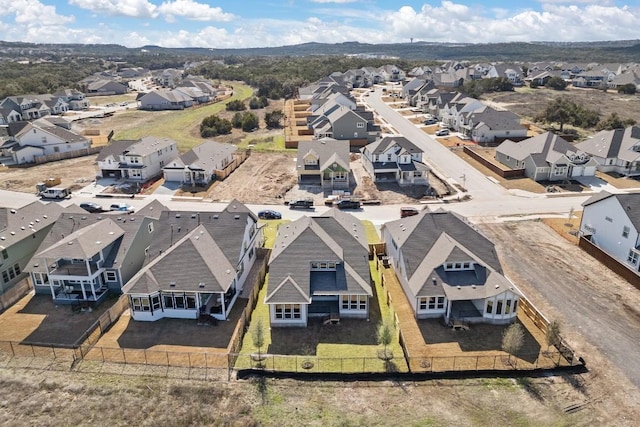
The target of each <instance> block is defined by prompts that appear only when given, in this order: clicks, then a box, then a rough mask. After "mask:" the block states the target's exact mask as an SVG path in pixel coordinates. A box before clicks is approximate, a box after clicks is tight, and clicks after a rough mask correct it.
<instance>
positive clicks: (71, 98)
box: [53, 89, 89, 110]
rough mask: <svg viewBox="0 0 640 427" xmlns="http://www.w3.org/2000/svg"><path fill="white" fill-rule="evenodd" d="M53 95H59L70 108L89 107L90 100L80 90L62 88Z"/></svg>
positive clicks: (83, 108)
mask: <svg viewBox="0 0 640 427" xmlns="http://www.w3.org/2000/svg"><path fill="white" fill-rule="evenodd" d="M53 96H56V97H59V98H60V99H62V100H63V101H64V102H66V103H67V104H68V105H69V109H70V110H86V109H87V108H89V100H88V99H87V98H86V97H85V96H84V93H82V92H80V91H79V90H76V89H60V90H59V91H57V92H55V93H54V94H53Z"/></svg>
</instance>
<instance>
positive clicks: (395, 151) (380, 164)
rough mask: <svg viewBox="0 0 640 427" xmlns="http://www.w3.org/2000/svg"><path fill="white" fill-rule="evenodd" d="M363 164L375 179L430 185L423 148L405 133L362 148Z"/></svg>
mask: <svg viewBox="0 0 640 427" xmlns="http://www.w3.org/2000/svg"><path fill="white" fill-rule="evenodd" d="M360 151H361V153H362V158H361V159H362V165H363V166H364V169H365V170H366V171H367V172H368V173H369V175H370V176H371V179H373V181H374V182H389V181H391V182H397V183H398V184H399V185H428V184H429V167H428V166H427V165H426V164H425V163H424V162H423V159H422V155H423V152H422V150H421V149H420V148H418V146H417V145H415V144H414V143H413V142H411V141H409V140H408V139H407V138H405V137H403V136H386V137H384V138H380V139H378V140H376V141H374V142H372V143H371V144H369V145H367V146H365V147H363V148H362V149H360Z"/></svg>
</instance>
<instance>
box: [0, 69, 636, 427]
mask: <svg viewBox="0 0 640 427" xmlns="http://www.w3.org/2000/svg"><path fill="white" fill-rule="evenodd" d="M194 67H195V65H194ZM189 69H191V68H190V67H186V66H185V68H184V69H179V68H178V67H166V68H162V69H159V70H149V69H146V68H144V67H119V69H118V71H117V72H115V71H109V72H106V71H105V72H102V73H97V74H94V75H92V76H90V77H87V78H85V79H84V80H82V81H81V82H79V86H78V87H79V88H81V89H82V90H79V89H66V90H59V91H56V92H55V94H54V95H38V96H35V95H33V96H32V95H24V96H10V97H7V98H5V99H4V100H3V101H1V102H0V119H1V120H2V121H0V126H1V130H0V132H2V133H0V135H1V136H0V141H1V145H0V163H1V166H0V179H2V178H4V176H7V177H10V176H11V174H12V172H13V171H17V170H19V169H25V168H32V169H31V170H33V171H38V169H37V168H38V166H39V165H41V164H48V165H50V166H51V165H56V164H62V163H58V162H61V161H63V160H68V159H76V158H87V163H90V167H91V168H90V171H91V173H90V174H89V176H90V178H89V179H86V178H85V177H84V176H80V175H78V176H77V177H76V178H75V179H74V181H73V182H72V183H71V185H62V184H59V180H58V183H55V184H52V182H53V181H55V179H54V177H51V178H49V177H45V176H42V178H41V179H40V181H42V182H41V183H39V184H42V185H43V186H44V187H43V188H42V189H41V188H39V189H38V191H37V192H34V190H35V188H31V190H30V192H26V191H23V192H14V191H10V190H7V189H5V188H4V187H2V186H0V325H1V326H2V327H0V330H4V332H0V354H4V353H7V354H9V353H10V354H11V357H18V356H20V355H21V354H26V353H29V352H30V354H31V355H32V356H31V357H43V358H46V357H49V356H46V355H44V356H38V354H40V352H41V353H42V354H45V350H42V349H46V350H47V351H49V349H51V352H52V353H53V354H55V355H54V356H53V358H54V359H55V360H56V361H57V362H60V360H64V361H67V359H68V362H69V363H70V364H71V365H72V366H74V367H75V366H78V365H79V366H83V364H86V365H90V364H94V363H95V364H101V365H103V366H106V365H107V364H116V365H118V364H119V365H122V366H123V367H126V368H127V369H128V368H129V367H131V366H140V367H144V369H156V368H158V369H166V370H167V372H168V371H169V369H173V368H177V367H180V368H181V369H186V370H187V371H189V373H188V374H187V375H188V376H189V378H187V380H192V378H191V376H192V375H194V372H198V370H200V369H204V372H205V373H206V375H205V380H206V381H209V380H208V379H207V378H208V377H207V375H209V373H207V372H208V371H209V370H211V371H212V372H216V375H219V374H220V373H224V375H222V377H225V378H223V379H222V380H220V379H217V380H219V381H225V382H226V383H229V384H232V383H233V381H241V380H243V379H244V378H248V377H252V376H254V375H255V376H256V378H258V377H262V376H264V377H265V378H276V377H278V376H282V377H283V378H287V377H290V378H295V380H297V379H301V378H324V377H326V378H334V380H335V381H339V380H342V379H353V378H360V377H359V376H360V375H362V378H364V376H367V375H368V376H371V378H376V379H384V380H387V379H394V378H400V377H401V376H406V378H408V379H411V380H412V381H413V380H415V381H422V380H423V379H427V380H431V379H434V378H447V379H449V378H453V377H457V378H465V379H472V378H477V377H478V376H483V377H485V376H486V377H489V378H493V377H495V378H502V377H511V376H514V377H515V376H517V377H518V378H520V377H523V378H529V377H532V378H533V377H538V376H541V377H545V378H546V377H551V378H554V380H555V378H560V377H563V376H572V375H583V374H585V373H588V372H590V371H589V369H591V365H590V363H591V362H590V360H591V359H590V356H592V355H594V354H595V353H594V350H593V347H592V346H593V344H592V340H594V339H595V338H594V336H595V335H596V334H597V335H598V336H599V337H601V339H602V340H603V342H604V345H606V346H611V345H612V344H611V343H612V342H613V341H615V340H619V341H620V340H621V341H623V344H624V345H631V346H632V345H633V343H634V342H635V338H636V336H638V335H636V332H635V329H634V328H631V327H630V328H629V330H631V333H629V334H628V335H625V336H624V337H620V336H618V335H616V333H617V332H616V331H617V328H618V326H619V323H617V322H622V323H624V324H629V325H633V323H632V322H631V321H629V319H628V318H627V317H628V316H616V319H617V320H616V323H613V322H612V323H611V324H608V322H606V321H605V320H606V319H607V317H606V316H609V314H608V312H607V311H606V310H601V309H600V307H599V306H598V307H593V308H592V309H593V312H594V314H593V316H594V319H597V320H592V321H593V322H596V323H599V325H598V326H597V329H596V326H593V325H592V327H593V329H594V330H593V331H585V329H587V327H585V328H581V327H580V326H578V325H577V323H580V322H587V321H588V320H589V318H590V317H589V316H590V315H591V311H590V308H589V304H588V302H589V301H593V300H594V298H595V296H594V295H598V293H604V291H602V288H601V287H600V286H605V284H604V283H601V282H606V281H611V282H615V283H616V285H615V286H616V292H617V291H620V292H624V293H625V294H624V295H626V296H627V298H629V301H631V302H629V304H631V303H632V302H633V301H634V300H633V298H634V297H628V295H635V294H634V293H635V292H637V289H636V288H639V289H640V262H639V259H640V250H638V245H639V244H640V241H639V238H640V222H639V221H640V219H639V218H636V217H637V216H638V215H637V214H636V213H635V212H636V211H639V212H640V199H639V198H637V197H636V196H637V195H638V191H640V184H638V183H636V182H635V176H636V175H640V174H639V173H638V171H640V158H638V157H637V156H636V154H638V153H640V149H639V148H638V147H640V128H638V127H637V126H636V125H628V126H625V127H623V128H615V129H612V130H608V129H603V130H599V131H595V132H593V133H592V134H590V135H588V136H586V137H579V136H575V135H573V136H572V135H571V134H570V133H568V132H560V131H559V130H556V129H555V128H553V126H549V127H548V129H549V130H547V129H546V128H545V129H543V128H542V126H534V125H533V124H532V123H531V120H530V119H528V118H524V117H522V116H520V115H518V114H516V113H514V112H512V111H509V110H508V109H506V108H503V107H502V106H499V105H498V103H497V102H492V101H490V100H487V99H481V98H479V97H475V96H470V95H469V94H467V93H465V91H464V88H465V82H469V81H481V80H483V79H503V80H504V81H508V82H509V83H510V84H511V85H512V87H514V88H522V87H524V86H526V85H533V86H535V85H538V84H539V85H543V84H544V82H545V81H548V79H551V78H555V77H558V78H563V79H565V80H566V81H567V82H570V84H571V85H572V86H574V87H576V88H580V90H598V89H597V88H602V87H603V86H606V87H607V88H611V89H614V88H615V85H617V84H622V82H625V81H633V79H631V80H629V79H630V77H629V75H633V73H635V72H636V71H635V70H636V68H635V67H632V66H630V65H628V66H627V65H623V64H618V66H617V67H616V64H588V65H580V64H568V63H567V64H564V63H563V64H555V63H554V64H551V63H542V62H541V63H530V64H527V65H526V66H524V64H517V63H507V62H504V63H503V62H496V63H484V62H479V63H471V62H468V61H446V62H444V61H441V62H440V65H438V66H434V65H426V64H425V65H424V66H416V67H413V68H412V69H407V70H403V69H401V68H400V67H399V66H398V65H396V64H394V63H393V61H392V60H391V61H390V63H388V64H386V65H383V66H380V67H371V66H366V67H361V68H354V69H349V70H344V71H339V70H336V71H334V72H332V73H331V74H330V75H327V76H324V77H322V78H320V79H318V80H317V81H315V82H312V83H310V84H307V83H305V84H304V85H303V86H301V87H299V88H297V89H296V91H295V96H294V97H291V98H288V99H282V100H277V101H278V102H279V103H278V104H277V106H271V109H270V110H269V109H267V107H261V108H256V109H254V110H260V112H259V114H263V115H265V114H269V113H270V112H272V111H274V110H276V109H277V108H280V107H281V106H282V108H283V110H284V112H283V123H282V125H281V126H277V127H273V128H271V127H269V125H265V124H264V123H262V122H261V123H260V124H259V126H258V127H256V128H255V129H253V130H251V131H247V130H243V129H241V128H240V127H239V126H234V127H233V129H232V130H231V131H230V132H229V134H220V135H217V136H214V137H207V138H205V137H202V135H201V134H199V133H198V132H199V128H200V125H201V124H200V122H197V123H195V124H194V125H193V126H192V128H191V127H190V128H186V127H184V126H183V128H179V129H177V130H174V131H175V133H170V132H168V131H167V128H166V127H163V126H161V123H162V121H167V122H169V121H171V120H174V118H175V117H196V116H195V115H194V116H177V115H180V114H185V113H186V114H196V113H197V112H198V110H204V109H210V110H211V111H214V108H215V109H216V110H215V111H216V114H219V115H220V117H233V114H235V112H231V111H225V110H224V108H225V107H224V106H225V105H228V102H231V101H240V102H241V103H244V102H247V100H249V99H251V98H257V97H256V96H255V95H256V93H257V91H256V90H255V89H254V88H251V87H250V86H249V85H248V84H245V83H240V82H233V85H231V84H229V83H226V84H224V85H223V83H222V82H220V81H219V80H218V81H214V79H208V78H205V77H202V76H195V75H193V74H190V73H189V72H188V70H189ZM623 77H624V78H623ZM147 84H148V85H149V86H147ZM625 84H626V83H625ZM143 87H144V88H145V89H146V90H144V91H142V90H139V89H142V88H143ZM230 87H233V90H232V91H231V90H229V91H227V89H228V88H230ZM594 88H596V89H594ZM243 90H244V91H245V92H243ZM576 90H578V89H576ZM130 92H136V93H130ZM96 96H98V97H109V96H112V97H116V96H127V97H129V98H127V99H131V101H118V100H119V99H120V98H113V100H114V102H109V101H110V99H108V98H107V101H102V100H101V102H107V103H108V104H113V105H115V106H116V107H117V106H118V104H119V103H121V102H124V105H121V107H123V108H121V109H114V110H113V112H110V113H109V114H110V115H111V117H115V118H121V119H120V120H122V121H124V120H125V119H122V117H124V118H127V117H130V118H131V117H142V119H140V122H139V123H138V125H137V126H138V127H139V128H140V129H144V132H135V133H134V132H130V129H122V130H120V129H114V130H113V131H112V132H111V133H110V134H109V137H108V138H107V140H106V142H105V143H104V144H100V145H98V144H94V143H93V140H92V139H91V133H92V131H94V130H93V128H92V127H91V126H95V127H97V125H98V124H100V125H102V123H101V122H100V121H101V120H104V121H107V119H105V118H104V117H100V118H95V117H91V118H89V117H87V118H83V119H80V118H78V119H77V120H71V119H69V120H67V118H68V116H67V113H68V112H69V111H83V112H84V111H85V110H89V109H91V108H92V107H93V104H92V102H91V100H92V98H94V97H96ZM265 98H266V97H265ZM94 99H95V98H94ZM275 101H276V100H269V102H274V103H275ZM128 102H131V103H132V108H131V110H134V111H133V112H132V111H128V110H129V107H128V105H129V104H128ZM252 109H253V108H252ZM194 112H196V113H194ZM280 112H282V111H280ZM133 113H136V114H140V116H134V115H133ZM128 114H129V116H127V115H128ZM198 114H199V113H198ZM224 114H226V116H223V115H224ZM238 114H244V113H238ZM252 114H253V113H252ZM256 114H257V113H256ZM154 115H156V117H160V119H158V118H156V117H154ZM208 116H209V115H204V114H202V115H201V116H197V117H203V118H204V117H208ZM91 120H93V122H91ZM145 121H149V122H152V123H153V124H154V125H155V128H156V129H155V133H154V132H153V131H152V130H154V129H152V130H149V128H148V127H144V122H145ZM264 121H265V122H266V118H265V119H264ZM114 122H115V123H121V122H119V121H114ZM83 126H84V127H83ZM265 126H266V127H265ZM229 127H231V125H230V126H229ZM87 129H89V130H90V131H89V132H86V130H87ZM119 132H123V133H119ZM127 132H129V133H127ZM181 134H184V135H186V136H184V138H183V135H181ZM122 135H124V136H125V137H120V136H122ZM176 135H178V136H177V137H176ZM276 154H277V155H278V156H279V157H278V158H277V161H273V160H270V159H271V158H272V157H273V158H275V155H276ZM34 173H35V172H34ZM38 173H39V172H38ZM71 175H73V174H71ZM84 175H87V174H86V173H85V174H84ZM45 178H46V179H45ZM241 181H244V182H243V184H248V185H249V186H250V191H240V189H239V188H240V187H239V182H241ZM282 181H287V182H288V186H287V187H286V188H285V189H284V190H282V191H279V192H278V193H277V194H276V195H275V196H274V197H273V198H271V199H268V200H269V201H268V202H264V200H265V199H262V198H260V197H259V196H260V194H261V193H263V192H267V191H271V189H272V188H271V187H275V186H276V185H277V184H279V183H281V182H282ZM3 182H4V181H0V184H2V183H3ZM49 184H51V185H49ZM67 184H69V182H67ZM45 187H46V188H50V189H51V190H52V191H53V192H55V191H57V190H60V191H62V190H64V191H63V193H64V197H60V198H59V199H58V198H47V197H44V196H43V195H44V194H46V193H45V192H46V188H45ZM7 188H9V187H8V186H7ZM43 189H44V191H45V192H43ZM54 190H55V191H54ZM383 196H384V197H386V198H383ZM51 199H53V200H51ZM387 200H392V202H387ZM527 227H531V228H527ZM541 228H544V230H545V233H546V234H544V235H542V233H540V236H539V235H538V234H535V233H531V234H530V235H527V230H529V229H532V230H533V229H535V230H538V231H540V229H541ZM523 230H524V231H523ZM523 236H524V237H523ZM519 245H524V246H525V247H526V246H527V245H528V247H530V249H525V250H522V249H521V248H520V246H519ZM516 247H518V248H520V249H518V250H516V249H515V248H516ZM581 268H584V269H585V270H584V271H581V270H580V269H581ZM601 277H603V278H604V277H606V278H607V279H601ZM596 282H597V283H596ZM629 285H631V286H629ZM611 286H614V285H611ZM560 288H561V289H562V292H561V291H559V290H558V289H560ZM618 288H623V289H624V290H619V289H618ZM565 291H566V293H567V294H568V295H571V296H572V297H574V298H575V302H572V300H569V299H567V297H566V296H564V293H565ZM609 297H610V296H609V294H606V295H605V296H602V298H603V299H605V298H609ZM619 299H622V297H619ZM607 301H608V300H607ZM624 304H627V303H626V302H625V303H624ZM625 307H626V306H624V307H623V303H620V304H617V305H616V310H618V309H620V310H623V309H625ZM626 310H629V308H628V307H627V308H626ZM36 314H37V315H39V316H40V315H41V316H43V319H48V320H42V319H40V320H42V321H40V320H38V319H36V318H35V317H29V316H35V315H36ZM573 316H575V317H573ZM558 319H561V320H562V326H563V329H562V330H559V325H560V320H558ZM15 325H23V326H22V327H20V328H18V327H16V326H15ZM514 331H515V332H514ZM638 334H640V329H639V332H638ZM583 335H584V336H583ZM513 336H515V338H513ZM603 336H606V338H607V341H605V339H604V338H602V337H603ZM639 337H640V336H639ZM587 340H588V341H587ZM609 340H610V341H609ZM512 341H516V342H515V344H513V342H512ZM603 348H606V351H609V347H603ZM16 349H18V350H16ZM3 352H4V353H3ZM55 352H58V353H55ZM634 354H635V353H634ZM601 357H602V356H601V354H600V353H598V354H597V358H596V357H594V359H595V360H596V361H599V360H600V358H601ZM630 357H632V362H630V363H629V364H628V366H624V365H625V364H624V363H618V362H619V360H617V359H616V360H614V361H608V362H607V363H610V364H615V366H616V369H620V370H622V372H624V375H627V377H628V381H630V383H631V384H633V385H638V384H640V377H638V375H637V374H636V373H635V370H634V369H635V366H636V365H635V364H636V363H640V361H637V359H636V358H635V357H636V356H634V355H632V356H630ZM612 366H613V365H612ZM595 369H596V370H597V369H598V367H596V368H595ZM599 372H600V371H599ZM312 375H313V376H312ZM180 378H181V377H180ZM581 378H582V377H581ZM289 380H290V381H294V380H293V379H289ZM197 381H199V380H197ZM149 387H151V386H149ZM483 387H484V386H483ZM518 387H519V386H518ZM585 399H586V398H585ZM567 405H570V403H567ZM565 412H567V413H571V411H565ZM605 424H606V423H605Z"/></svg>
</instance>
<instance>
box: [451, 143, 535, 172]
mask: <svg viewBox="0 0 640 427" xmlns="http://www.w3.org/2000/svg"><path fill="white" fill-rule="evenodd" d="M462 150H463V152H464V153H465V154H468V155H469V156H471V157H472V158H473V159H474V160H475V161H477V162H478V163H480V164H482V166H484V167H486V168H488V169H489V170H491V172H493V173H495V174H497V175H499V176H501V177H502V178H514V177H519V176H524V169H503V168H501V167H500V166H498V165H496V164H494V163H492V162H490V161H489V160H487V159H485V158H484V157H482V156H481V155H480V154H478V153H476V152H475V151H473V149H471V148H469V147H468V146H466V145H465V146H464V147H463V148H462Z"/></svg>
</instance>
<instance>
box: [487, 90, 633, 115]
mask: <svg viewBox="0 0 640 427" xmlns="http://www.w3.org/2000/svg"><path fill="white" fill-rule="evenodd" d="M560 96H562V97H566V98H569V99H570V100H572V101H574V102H576V103H578V104H581V105H583V106H584V107H586V108H589V109H592V110H595V111H597V112H599V113H600V116H601V118H605V117H608V116H609V115H610V114H611V113H618V115H619V116H620V118H622V119H634V120H637V118H638V117H640V102H638V100H639V99H640V98H639V95H624V94H619V93H617V92H615V91H613V90H609V91H607V92H605V91H602V90H598V89H580V88H573V87H571V86H569V87H568V88H567V90H563V91H556V90H551V89H545V88H538V89H531V88H528V87H522V88H516V90H515V91H513V92H498V93H491V94H485V95H483V96H482V99H483V100H484V101H491V103H493V104H495V105H496V106H498V107H502V108H504V109H507V110H509V111H511V112H513V113H515V114H517V115H519V116H520V117H522V118H525V119H533V118H534V117H535V116H536V115H537V114H538V113H540V112H541V111H542V110H544V108H545V107H546V105H547V104H548V103H549V102H550V101H552V100H553V99H555V98H557V97H560Z"/></svg>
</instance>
